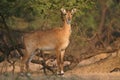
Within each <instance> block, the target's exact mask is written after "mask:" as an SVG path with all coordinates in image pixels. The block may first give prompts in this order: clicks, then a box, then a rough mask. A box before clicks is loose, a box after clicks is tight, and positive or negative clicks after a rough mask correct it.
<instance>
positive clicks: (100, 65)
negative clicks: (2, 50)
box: [0, 53, 120, 80]
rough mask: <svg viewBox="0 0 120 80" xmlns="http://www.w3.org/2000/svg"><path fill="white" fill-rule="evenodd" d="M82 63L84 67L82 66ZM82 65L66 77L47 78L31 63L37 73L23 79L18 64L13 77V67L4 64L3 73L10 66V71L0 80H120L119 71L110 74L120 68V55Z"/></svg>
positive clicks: (0, 77)
mask: <svg viewBox="0 0 120 80" xmlns="http://www.w3.org/2000/svg"><path fill="white" fill-rule="evenodd" d="M108 56H109V55H108ZM90 61H91V62H90ZM92 61H93V62H92ZM95 61H96V62H95ZM81 63H82V66H81V65H80V64H81ZM81 63H80V64H78V66H77V67H75V68H74V69H72V70H68V71H66V72H65V75H64V76H57V75H52V74H49V75H47V76H46V75H44V73H43V71H40V70H39V69H40V67H41V66H40V65H36V64H32V63H31V64H30V65H31V69H32V70H33V72H35V73H33V74H32V75H31V76H29V77H28V76H22V77H21V76H19V74H18V72H19V64H17V65H18V66H16V69H15V71H16V72H15V74H14V75H13V74H12V73H11V70H12V67H10V66H9V65H8V64H5V62H4V70H3V72H5V66H8V68H7V69H8V70H7V72H5V73H2V74H1V75H0V80H120V72H119V71H118V72H112V73H110V71H111V70H113V69H115V68H120V54H116V53H113V54H112V55H111V56H110V57H107V55H105V54H104V53H103V54H102V55H98V56H95V57H93V58H90V59H89V60H88V59H87V60H84V61H83V62H81ZM83 63H85V65H83ZM2 66H3V63H0V67H2ZM0 70H1V69H0Z"/></svg>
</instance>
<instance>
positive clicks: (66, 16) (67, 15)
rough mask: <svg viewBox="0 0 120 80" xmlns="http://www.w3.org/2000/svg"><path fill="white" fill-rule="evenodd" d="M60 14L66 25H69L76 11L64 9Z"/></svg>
mask: <svg viewBox="0 0 120 80" xmlns="http://www.w3.org/2000/svg"><path fill="white" fill-rule="evenodd" d="M61 12H62V14H63V15H64V18H63V20H64V21H66V22H67V24H71V21H72V15H73V14H74V13H75V12H76V9H72V10H71V11H69V10H65V9H64V8H61Z"/></svg>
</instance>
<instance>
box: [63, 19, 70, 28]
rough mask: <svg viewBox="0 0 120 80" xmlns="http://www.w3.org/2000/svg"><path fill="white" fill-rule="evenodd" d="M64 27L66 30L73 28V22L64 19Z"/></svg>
mask: <svg viewBox="0 0 120 80" xmlns="http://www.w3.org/2000/svg"><path fill="white" fill-rule="evenodd" d="M63 28H64V29H65V30H66V29H67V30H68V29H69V30H71V24H70V23H67V22H66V21H64V25H63Z"/></svg>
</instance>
